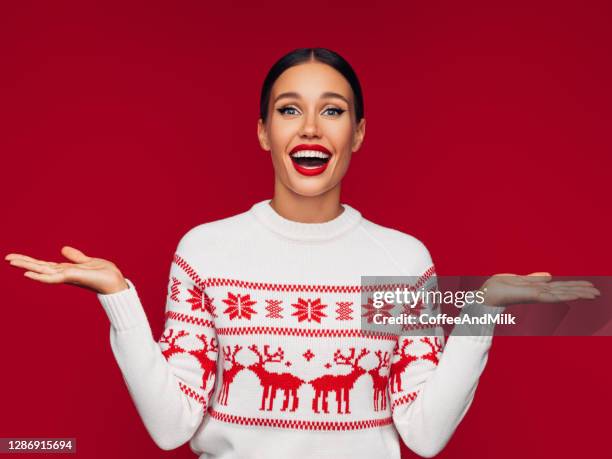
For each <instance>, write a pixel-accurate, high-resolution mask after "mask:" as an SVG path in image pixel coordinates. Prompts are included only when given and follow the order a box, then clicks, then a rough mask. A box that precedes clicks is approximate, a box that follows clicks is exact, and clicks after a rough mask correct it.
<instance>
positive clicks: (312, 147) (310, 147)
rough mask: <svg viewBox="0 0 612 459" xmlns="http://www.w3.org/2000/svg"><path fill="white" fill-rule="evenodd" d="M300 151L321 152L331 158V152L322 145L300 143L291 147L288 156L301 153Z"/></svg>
mask: <svg viewBox="0 0 612 459" xmlns="http://www.w3.org/2000/svg"><path fill="white" fill-rule="evenodd" d="M301 150H316V151H321V152H323V153H327V154H328V155H330V156H331V151H329V150H328V149H327V148H325V147H324V146H323V145H319V144H316V143H313V144H306V143H302V144H300V145H296V146H295V147H293V148H292V149H291V151H290V152H289V154H292V153H295V152H297V151H301Z"/></svg>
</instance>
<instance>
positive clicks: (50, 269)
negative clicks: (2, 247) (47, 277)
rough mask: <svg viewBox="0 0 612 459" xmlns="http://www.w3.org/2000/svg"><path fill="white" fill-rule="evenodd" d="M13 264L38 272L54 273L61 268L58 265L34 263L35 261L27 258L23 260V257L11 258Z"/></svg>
mask: <svg viewBox="0 0 612 459" xmlns="http://www.w3.org/2000/svg"><path fill="white" fill-rule="evenodd" d="M11 266H15V267H18V268H25V269H28V270H30V271H34V272H36V273H41V274H53V273H56V272H58V269H59V268H57V267H56V266H49V265H47V264H44V263H42V264H41V263H34V262H33V261H27V260H21V259H16V260H11Z"/></svg>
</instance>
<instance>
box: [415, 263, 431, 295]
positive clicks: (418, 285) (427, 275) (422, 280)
mask: <svg viewBox="0 0 612 459" xmlns="http://www.w3.org/2000/svg"><path fill="white" fill-rule="evenodd" d="M435 273H436V268H435V267H434V266H433V265H432V266H430V267H429V268H427V270H426V271H425V272H424V273H423V274H422V275H421V277H419V278H418V279H417V281H416V282H415V284H414V287H415V288H417V289H419V288H421V287H422V286H423V285H424V284H425V282H427V281H428V280H429V278H430V277H431V276H433V275H434V274H435Z"/></svg>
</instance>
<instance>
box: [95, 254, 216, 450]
mask: <svg viewBox="0 0 612 459" xmlns="http://www.w3.org/2000/svg"><path fill="white" fill-rule="evenodd" d="M180 253H181V244H180V243H179V247H178V248H177V251H176V253H175V255H174V259H173V261H172V264H171V268H170V275H169V283H168V293H167V297H166V306H165V317H166V322H165V326H164V331H163V333H162V336H161V337H160V339H159V341H156V340H155V339H154V337H153V335H152V331H151V328H150V325H149V322H148V320H147V316H146V314H145V311H144V309H143V306H142V304H141V302H140V299H139V296H138V292H137V291H136V287H135V286H134V284H133V283H132V282H131V281H130V280H129V279H127V283H128V285H129V288H128V289H125V290H122V291H120V292H116V293H112V294H106V295H105V294H98V299H99V301H100V302H101V304H102V306H103V308H104V310H105V311H106V314H107V315H108V318H109V320H110V323H111V327H110V342H111V348H112V351H113V354H114V356H115V359H116V361H117V363H118V365H119V368H120V370H121V372H122V375H123V379H124V381H125V383H126V385H127V389H128V391H129V393H130V395H131V397H132V400H133V402H134V404H135V406H136V409H137V411H138V413H139V415H140V417H141V419H142V421H143V423H144V425H145V427H146V429H147V431H148V432H149V434H150V436H151V438H152V439H153V440H154V442H155V443H156V444H157V446H159V447H160V448H161V449H164V450H171V449H174V448H177V447H179V446H181V445H183V444H184V443H186V442H187V441H189V440H190V439H191V437H192V436H193V434H194V433H195V432H196V430H197V429H198V427H199V426H200V424H201V422H202V420H203V418H204V416H205V415H206V410H207V406H208V404H209V401H210V398H211V396H212V393H213V390H214V384H215V378H216V362H217V354H218V352H217V341H216V334H215V329H214V326H213V323H212V321H211V320H209V319H208V318H207V314H209V313H210V312H209V310H208V308H206V305H207V302H206V301H205V298H206V294H205V293H204V289H203V288H202V286H201V281H200V279H199V277H198V276H197V274H196V273H195V271H194V270H193V269H192V268H191V267H190V265H189V264H188V263H187V261H186V259H185V258H184V257H183V256H181V255H180Z"/></svg>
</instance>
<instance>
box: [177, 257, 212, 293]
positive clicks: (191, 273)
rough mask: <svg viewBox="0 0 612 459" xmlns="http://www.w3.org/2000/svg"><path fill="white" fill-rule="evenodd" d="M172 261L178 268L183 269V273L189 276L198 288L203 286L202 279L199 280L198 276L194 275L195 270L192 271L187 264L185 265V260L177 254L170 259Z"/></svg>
mask: <svg viewBox="0 0 612 459" xmlns="http://www.w3.org/2000/svg"><path fill="white" fill-rule="evenodd" d="M172 261H173V262H174V263H176V264H177V265H178V266H179V267H180V268H182V269H183V271H185V273H186V274H187V275H188V276H189V278H190V279H191V280H192V281H193V282H194V283H195V284H196V285H198V286H199V287H203V286H204V282H202V279H200V276H198V273H196V271H195V269H193V268H192V267H191V266H190V265H189V263H187V262H186V261H185V260H183V258H182V257H181V256H180V255H179V254H178V253H175V254H174V258H173V259H172Z"/></svg>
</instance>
